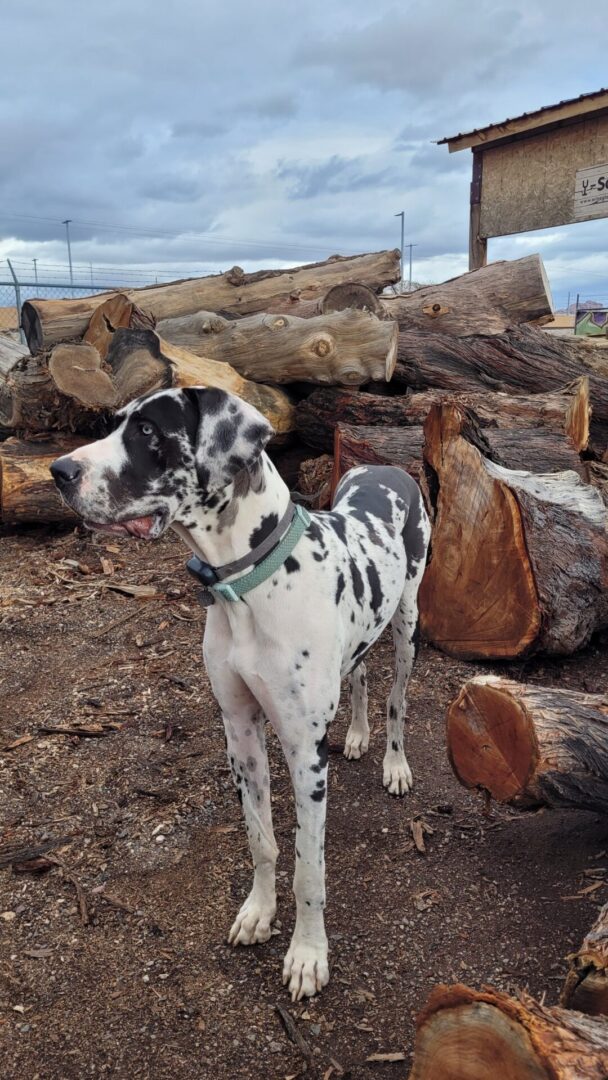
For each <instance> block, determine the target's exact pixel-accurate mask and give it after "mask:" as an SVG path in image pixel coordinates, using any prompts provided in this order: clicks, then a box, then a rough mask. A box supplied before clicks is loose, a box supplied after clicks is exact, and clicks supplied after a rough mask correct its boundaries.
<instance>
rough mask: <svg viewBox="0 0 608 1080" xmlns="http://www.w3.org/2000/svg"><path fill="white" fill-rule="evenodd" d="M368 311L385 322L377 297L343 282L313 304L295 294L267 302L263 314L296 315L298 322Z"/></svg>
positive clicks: (353, 283) (364, 287)
mask: <svg viewBox="0 0 608 1080" xmlns="http://www.w3.org/2000/svg"><path fill="white" fill-rule="evenodd" d="M347 308H354V309H355V310H357V311H369V312H371V314H372V315H377V316H378V318H379V319H383V318H386V313H385V311H384V308H383V306H382V301H381V300H380V298H379V296H377V294H376V293H375V292H374V291H373V289H370V288H369V286H368V285H364V284H363V283H362V282H361V281H347V282H345V283H343V284H342V283H340V284H339V285H333V286H332V287H331V289H329V291H328V292H326V293H325V295H324V296H322V297H319V298H318V299H316V300H301V299H300V298H299V294H297V293H290V295H289V296H282V297H279V299H277V300H274V301H273V302H271V303H270V304H269V305H268V307H267V308H266V311H268V312H272V313H273V314H276V315H297V316H298V317H299V318H300V319H311V318H312V317H313V316H314V315H329V314H330V312H332V311H346V310H347Z"/></svg>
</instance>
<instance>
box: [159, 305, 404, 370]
mask: <svg viewBox="0 0 608 1080" xmlns="http://www.w3.org/2000/svg"><path fill="white" fill-rule="evenodd" d="M157 330H158V333H159V334H160V336H161V337H162V338H163V339H164V340H165V341H170V342H171V343H172V344H174V345H180V346H183V347H185V348H186V349H189V351H190V352H192V353H194V354H195V355H196V356H203V357H207V358H209V359H211V360H223V361H225V362H227V363H229V364H231V365H232V367H233V368H235V369H236V371H238V372H240V373H241V375H244V376H245V377H246V378H248V379H254V380H256V381H257V382H272V383H289V382H315V383H338V384H343V385H346V386H358V385H359V384H360V383H363V382H369V381H370V380H371V379H377V380H385V381H386V382H388V381H389V379H390V378H391V376H392V374H393V371H394V369H395V360H396V355H397V324H396V323H395V322H392V321H390V320H388V319H387V320H384V321H382V320H381V319H378V318H377V317H376V316H375V315H372V314H371V313H370V312H367V311H356V310H347V311H337V312H330V313H328V314H326V315H317V316H316V317H315V318H310V319H301V318H296V317H295V316H293V315H268V314H261V315H251V316H249V317H248V318H244V319H224V318H221V317H220V316H219V315H214V314H213V312H209V311H199V312H197V313H196V314H195V315H183V316H181V317H180V318H176V319H162V320H161V321H160V322H159V323H158V325H157Z"/></svg>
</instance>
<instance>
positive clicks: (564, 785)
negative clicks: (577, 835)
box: [447, 675, 608, 813]
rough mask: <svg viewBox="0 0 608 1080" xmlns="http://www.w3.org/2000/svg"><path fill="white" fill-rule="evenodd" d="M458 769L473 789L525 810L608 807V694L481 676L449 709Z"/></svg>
mask: <svg viewBox="0 0 608 1080" xmlns="http://www.w3.org/2000/svg"><path fill="white" fill-rule="evenodd" d="M447 743H448V754H449V758H450V762H451V764H452V768H453V770H454V772H455V774H456V776H457V777H458V779H459V780H460V783H461V784H463V785H464V786H465V787H467V788H476V789H479V790H483V791H487V792H489V794H490V795H491V796H492V798H494V799H496V800H497V801H498V802H502V803H511V804H512V805H513V806H517V807H519V808H521V809H529V808H531V807H536V806H543V805H544V806H551V807H576V808H579V809H580V808H583V809H588V810H599V811H601V812H602V813H608V699H606V698H605V697H603V696H602V695H601V694H583V693H575V692H574V691H570V690H554V689H548V688H546V687H541V686H533V685H529V684H524V683H518V682H514V681H513V680H512V679H503V678H500V677H498V676H495V675H478V676H476V677H475V678H473V679H469V681H468V682H466V683H465V684H464V686H463V687H462V689H461V690H460V693H459V694H458V696H457V697H456V698H455V699H454V700H453V701H452V703H451V704H450V705H449V707H448V712H447Z"/></svg>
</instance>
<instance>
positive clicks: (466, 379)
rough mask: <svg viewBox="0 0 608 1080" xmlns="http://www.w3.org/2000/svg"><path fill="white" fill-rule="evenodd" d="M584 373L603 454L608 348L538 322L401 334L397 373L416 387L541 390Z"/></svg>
mask: <svg viewBox="0 0 608 1080" xmlns="http://www.w3.org/2000/svg"><path fill="white" fill-rule="evenodd" d="M585 375H586V376H588V377H589V399H590V402H591V407H592V410H593V413H592V418H591V440H592V443H593V444H594V446H595V447H596V448H597V450H598V453H600V456H601V453H603V452H604V450H605V449H606V447H607V446H608V378H607V376H608V351H605V350H604V349H602V348H600V347H596V348H593V347H591V346H589V345H588V344H586V343H585V342H582V341H581V340H580V339H574V338H572V340H570V339H568V338H552V337H551V336H550V335H549V334H546V333H545V332H544V331H543V330H538V329H536V328H534V327H517V328H516V329H514V330H510V331H508V332H506V333H504V334H497V335H495V336H494V337H490V336H486V337H467V338H457V337H450V336H449V335H448V334H439V333H437V334H435V333H431V332H429V331H427V332H426V333H422V332H420V331H415V330H408V331H405V332H403V333H400V334H399V346H398V350H397V366H396V369H395V378H396V379H397V380H398V381H401V382H402V383H403V384H405V385H407V386H408V387H410V388H412V389H413V390H426V389H428V388H431V387H432V388H436V389H437V388H438V389H442V390H454V391H461V390H466V391H478V390H498V391H502V392H506V393H511V394H541V393H547V392H550V391H555V390H559V389H561V388H562V387H563V386H564V385H565V384H566V383H568V382H574V380H576V379H579V378H581V376H585Z"/></svg>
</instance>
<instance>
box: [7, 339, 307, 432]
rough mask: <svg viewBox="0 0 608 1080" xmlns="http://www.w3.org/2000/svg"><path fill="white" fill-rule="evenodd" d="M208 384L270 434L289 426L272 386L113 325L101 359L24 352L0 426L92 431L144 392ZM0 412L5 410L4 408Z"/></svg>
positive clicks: (73, 350)
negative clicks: (236, 401)
mask: <svg viewBox="0 0 608 1080" xmlns="http://www.w3.org/2000/svg"><path fill="white" fill-rule="evenodd" d="M170 386H216V387H220V388H221V389H224V390H229V391H231V392H232V393H234V394H238V395H239V397H242V398H244V400H245V401H249V402H250V403H251V404H252V405H254V406H255V407H256V409H259V410H260V412H262V413H264V415H265V416H266V417H267V418H268V420H269V421H270V423H271V424H272V425H273V427H274V429H275V431H276V432H277V435H285V434H286V433H288V432H290V431H291V430H293V428H294V426H295V415H294V409H293V405H292V404H291V401H290V400H289V398H288V397H287V395H286V394H285V393H284V392H283V391H282V390H279V389H278V388H277V387H271V386H264V385H262V384H261V383H254V382H249V381H248V380H247V379H244V378H243V377H242V376H241V375H239V374H238V372H236V371H234V369H233V368H231V367H230V365H229V364H224V363H220V362H219V361H217V360H208V359H205V358H203V357H199V356H194V355H193V354H192V353H190V352H188V351H187V350H186V349H180V348H179V347H178V346H176V345H170V344H169V343H168V342H164V341H162V340H161V339H160V338H159V337H158V335H157V334H156V333H155V332H154V331H153V330H128V329H118V330H116V331H115V332H114V333H113V334H112V338H111V342H110V346H109V350H108V354H107V358H106V360H105V362H102V360H101V357H100V355H99V353H98V352H97V350H96V349H95V348H94V346H92V345H87V344H80V343H77V342H76V343H71V344H70V343H67V344H64V345H56V346H55V348H54V349H53V351H52V353H51V355H50V357H49V360H48V363H47V362H46V360H45V357H44V356H43V355H38V356H29V357H27V358H26V359H25V361H24V362H22V363H21V364H20V365H19V368H18V370H17V371H16V372H15V371H13V373H12V375H11V380H10V386H9V387H7V390H6V393H5V399H4V402H3V412H2V413H0V423H2V424H4V425H5V426H6V427H8V428H11V429H13V430H15V431H30V432H35V431H48V430H61V431H80V432H82V433H83V434H91V435H93V434H97V432H98V425H99V422H100V419H101V418H102V417H103V416H104V415H107V414H108V412H112V411H114V410H115V409H118V408H120V406H121V405H125V404H126V403H127V402H129V401H132V400H133V399H134V398H136V397H139V396H140V395H141V394H144V393H148V392H149V391H152V390H160V389H163V388H165V387H170ZM4 409H5V410H6V411H4Z"/></svg>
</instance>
